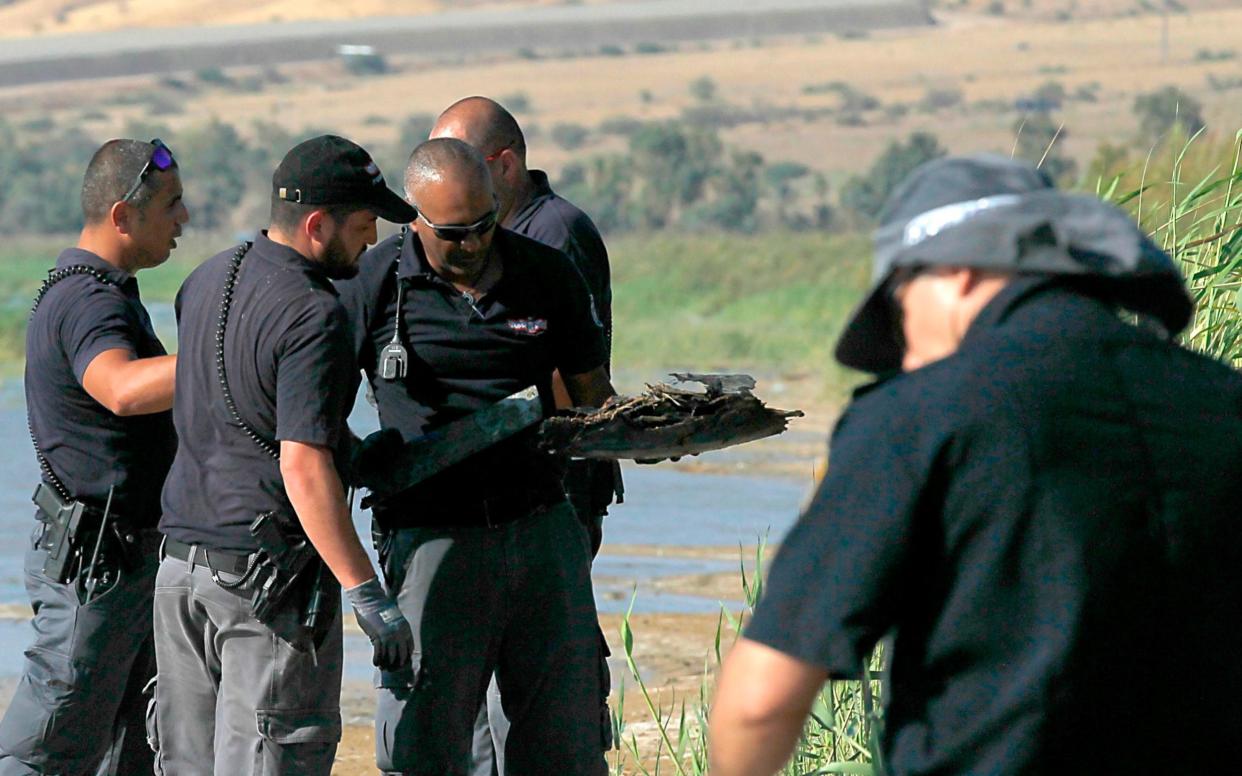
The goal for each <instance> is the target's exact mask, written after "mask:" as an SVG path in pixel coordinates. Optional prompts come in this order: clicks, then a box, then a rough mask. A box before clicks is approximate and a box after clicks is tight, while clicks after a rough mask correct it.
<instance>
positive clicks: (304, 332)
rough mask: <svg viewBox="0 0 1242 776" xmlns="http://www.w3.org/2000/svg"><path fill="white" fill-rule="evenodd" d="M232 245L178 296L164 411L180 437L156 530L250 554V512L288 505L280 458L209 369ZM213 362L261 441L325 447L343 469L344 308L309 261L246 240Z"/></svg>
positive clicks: (347, 398)
mask: <svg viewBox="0 0 1242 776" xmlns="http://www.w3.org/2000/svg"><path fill="white" fill-rule="evenodd" d="M234 252H235V249H230V250H227V251H224V252H222V253H219V254H217V255H215V256H213V257H212V258H210V259H208V260H207V261H206V262H204V263H203V264H202V265H201V266H200V267H198V268H197V269H195V270H194V272H192V273H190V276H189V277H188V278H186V280H185V283H184V284H183V285H182V286H181V290H180V292H178V294H177V320H178V329H179V334H178V339H179V342H180V353H179V356H178V361H177V395H176V398H175V399H174V402H173V418H174V420H175V422H176V425H177V432H178V434H179V435H180V438H181V444H180V446H179V447H178V448H177V457H176V459H175V460H174V461H173V466H172V471H171V472H170V474H169V477H168V483H167V485H166V486H165V488H164V499H163V503H164V517H163V519H161V521H160V530H162V531H163V532H164V533H165V534H167V535H168V536H170V537H172V538H173V539H177V540H178V541H182V542H186V543H189V544H199V545H203V546H205V547H207V548H210V549H217V550H223V551H230V552H252V551H254V550H256V549H258V546H257V544H256V542H255V541H254V538H253V537H252V536H251V535H250V531H249V526H250V524H251V522H253V521H254V518H255V517H256V516H257V515H258V514H259V513H261V512H266V511H269V510H275V509H280V510H285V511H286V512H287V513H288V514H293V512H292V507H291V505H290V504H289V498H288V496H287V495H286V494H285V488H284V482H283V480H282V479H281V476H280V466H279V463H278V462H277V461H276V460H275V459H273V458H271V457H270V456H269V455H268V454H267V453H265V452H264V451H263V450H261V449H260V448H259V446H258V445H256V444H255V443H254V441H253V440H251V439H250V437H249V436H247V434H246V432H245V431H244V430H243V429H242V428H241V427H240V426H239V425H238V424H237V423H235V422H234V420H233V418H232V415H231V414H230V413H229V410H228V407H227V405H226V404H225V401H224V395H223V393H222V391H221V389H220V382H219V378H218V376H217V371H216V344H215V343H216V330H217V323H218V321H219V312H220V300H221V293H222V290H223V288H224V282H225V277H226V271H227V269H228V267H229V264H230V261H231V259H232V257H233V254H234ZM224 363H225V370H226V375H227V378H228V385H229V389H230V391H231V392H232V394H233V398H234V400H235V402H236V405H237V410H238V412H239V414H240V415H241V418H242V420H244V421H245V422H246V423H248V424H249V425H250V426H251V427H252V428H253V429H255V431H257V432H258V433H259V434H260V435H261V436H262V437H263V438H265V439H267V440H268V441H274V442H281V441H291V442H302V443H304V444H311V445H322V446H325V447H328V448H331V449H332V450H333V452H334V455H335V457H336V462H337V466H338V470H340V471H343V470H344V466H345V462H346V456H347V455H348V444H349V431H348V427H347V426H346V423H345V419H346V417H347V416H348V414H349V408H350V407H351V406H352V404H353V387H354V386H355V385H356V384H357V380H356V378H355V377H354V374H355V370H356V367H355V362H354V358H353V355H352V353H351V349H350V339H349V333H348V329H347V325H346V320H345V311H344V309H343V308H342V307H341V303H340V300H339V299H338V297H337V294H336V289H335V288H334V287H333V285H332V281H331V280H329V279H328V277H327V276H326V275H324V274H323V272H322V270H321V269H320V267H319V265H318V264H316V263H314V262H312V261H310V260H308V259H306V258H305V257H303V256H302V255H300V254H299V253H298V252H297V251H295V250H293V249H292V248H289V247H286V246H284V245H281V244H279V243H276V242H273V241H272V240H270V239H269V238H268V237H267V236H266V234H260V235H259V236H258V237H257V239H256V240H255V243H254V246H253V247H252V248H251V249H250V251H249V252H247V254H246V256H245V258H244V259H243V260H242V264H241V271H240V272H239V273H238V277H237V284H236V288H235V291H234V294H233V301H232V306H231V308H230V311H229V318H228V326H227V328H226V333H225V339H224Z"/></svg>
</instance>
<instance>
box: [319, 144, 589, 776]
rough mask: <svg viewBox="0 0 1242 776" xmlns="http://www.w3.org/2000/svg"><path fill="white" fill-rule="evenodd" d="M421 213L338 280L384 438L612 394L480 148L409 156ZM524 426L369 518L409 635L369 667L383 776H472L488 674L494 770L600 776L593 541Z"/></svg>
mask: <svg viewBox="0 0 1242 776" xmlns="http://www.w3.org/2000/svg"><path fill="white" fill-rule="evenodd" d="M405 187H406V196H407V198H408V199H409V200H410V203H411V204H413V205H414V206H415V207H416V208H418V210H419V214H418V218H417V219H416V220H415V221H414V223H413V224H411V225H410V227H409V228H408V229H407V230H404V231H403V232H402V234H401V235H399V236H396V237H393V238H391V239H389V240H385V241H384V242H382V243H380V244H379V245H377V246H376V247H375V248H374V249H372V250H371V251H369V252H368V253H367V255H366V256H364V257H363V260H362V271H361V272H360V273H359V275H358V277H357V278H355V279H353V280H350V281H347V282H345V283H342V284H340V286H339V287H340V289H341V298H342V300H343V301H344V303H345V306H346V308H347V309H348V310H349V314H350V318H351V321H352V323H353V325H354V327H355V336H356V346H357V352H358V357H359V364H360V365H361V367H362V368H363V370H364V372H365V373H366V376H367V378H368V380H369V382H370V386H371V389H372V391H373V392H374V396H375V400H376V403H377V406H378V409H379V417H380V425H381V427H382V429H383V431H382V432H380V433H381V434H387V435H389V436H392V435H396V436H399V437H401V438H403V439H405V440H412V439H415V438H417V437H419V436H422V435H424V434H427V433H428V432H432V431H435V430H436V429H438V428H440V427H442V426H443V425H444V424H446V423H449V422H451V421H454V420H457V419H460V418H464V417H466V416H468V415H470V414H471V413H475V412H478V411H480V410H482V409H485V408H487V407H488V406H490V405H492V404H494V403H496V402H498V401H500V400H502V399H504V398H505V397H507V396H509V395H511V394H513V393H515V392H517V391H520V390H522V389H524V388H527V387H529V386H531V385H535V386H538V387H539V389H540V393H541V395H542V396H543V397H544V398H545V407H546V408H548V409H550V408H551V406H552V400H551V378H552V373H553V371H554V370H559V372H560V373H561V375H562V376H563V378H564V383H565V386H566V388H567V390H568V393H569V396H570V398H571V400H572V401H573V402H574V404H576V405H579V406H587V405H589V406H598V405H600V404H602V403H603V402H604V401H605V400H606V399H607V397H609V396H611V395H612V393H613V390H612V385H611V383H610V382H609V380H608V376H607V373H606V371H605V368H604V364H605V360H606V349H605V343H604V332H603V327H602V326H600V325H599V322H598V321H597V320H596V319H595V317H594V316H593V315H592V314H591V303H590V296H589V293H588V291H587V289H586V285H585V283H584V282H583V280H582V276H581V275H580V273H578V271H577V270H576V269H575V268H574V266H573V264H572V263H571V261H570V260H569V258H568V257H566V256H565V254H563V253H561V252H560V251H557V250H555V249H553V248H550V247H548V246H545V245H543V244H541V243H538V242H536V241H534V240H531V239H528V238H526V237H522V236H521V235H518V234H515V233H514V232H511V231H509V230H507V229H504V228H502V227H500V226H498V225H497V219H498V216H499V211H500V204H499V202H498V199H497V197H496V194H495V190H494V188H493V185H492V178H491V173H490V172H489V170H488V167H487V162H486V161H485V160H484V158H483V156H482V154H480V153H479V152H478V151H477V150H476V149H474V148H473V147H471V146H470V145H468V144H466V143H463V142H461V141H459V140H455V139H451V138H437V139H433V140H428V141H427V142H425V143H423V144H422V145H420V146H419V147H418V148H416V149H415V150H414V152H413V154H411V156H410V161H409V164H408V165H407V167H406V175H405ZM535 437H536V431H535V430H534V429H530V430H528V431H526V432H523V433H520V434H518V435H516V436H513V437H510V438H508V439H506V440H503V441H501V442H499V443H497V444H495V445H493V446H491V447H489V448H487V449H485V450H483V451H482V452H479V453H477V454H475V455H472V456H470V457H469V458H467V459H465V460H464V461H462V462H460V463H457V464H454V465H451V466H449V467H448V468H446V469H444V470H442V471H440V472H438V473H436V474H435V475H433V476H432V477H431V478H429V479H427V480H425V481H424V482H422V483H420V484H418V485H416V486H414V487H412V488H410V489H408V490H406V491H405V492H403V493H400V494H397V495H394V496H390V497H389V498H387V499H386V500H385V501H383V502H382V503H381V504H378V505H376V506H375V507H374V519H375V522H376V525H377V529H378V536H379V547H380V555H381V562H382V564H383V567H384V573H385V576H386V578H387V580H388V583H389V586H390V589H393V590H396V591H398V592H397V601H398V604H399V605H400V606H401V610H402V612H403V613H404V614H405V616H406V617H407V619H409V620H410V622H413V623H416V627H415V640H416V646H415V650H414V653H415V656H416V657H415V660H414V663H413V665H412V666H411V668H410V669H408V670H405V671H400V672H382V673H381V675H380V690H379V706H378V712H377V715H376V749H377V761H378V765H379V767H380V770H381V771H383V772H385V773H390V774H435V775H436V776H443V775H444V774H453V775H460V774H465V773H467V772H468V769H469V768H470V761H471V741H472V737H473V728H474V722H475V719H476V717H477V715H478V711H479V708H480V705H481V703H482V702H483V700H484V696H485V693H486V689H487V686H488V682H489V680H490V679H491V676H492V674H493V672H495V674H496V676H497V678H498V682H499V685H500V688H501V691H502V697H503V699H504V707H505V712H506V715H507V716H508V718H509V720H510V721H511V725H512V728H511V731H510V734H509V737H508V742H507V745H506V748H505V755H506V761H505V769H506V772H507V773H508V774H511V776H521V775H522V774H542V773H557V774H570V775H573V774H582V775H583V776H586V775H588V774H590V775H591V776H597V775H599V774H603V773H604V772H605V770H606V766H605V762H604V756H603V751H604V748H603V735H602V731H601V724H600V713H599V698H598V682H599V672H598V657H599V637H598V625H597V620H596V613H595V604H594V599H593V596H592V593H591V581H590V557H591V556H590V547H589V544H588V542H587V537H586V534H585V533H584V532H583V530H582V527H581V525H580V524H579V523H578V521H577V518H576V517H575V516H574V512H573V509H572V508H571V507H570V506H569V503H568V501H567V500H566V497H565V492H564V489H563V487H562V485H561V476H562V472H561V471H560V467H559V466H558V464H557V461H556V459H554V458H553V457H551V456H548V455H546V454H544V453H541V452H539V451H538V450H537V449H536V447H535V442H536V439H535Z"/></svg>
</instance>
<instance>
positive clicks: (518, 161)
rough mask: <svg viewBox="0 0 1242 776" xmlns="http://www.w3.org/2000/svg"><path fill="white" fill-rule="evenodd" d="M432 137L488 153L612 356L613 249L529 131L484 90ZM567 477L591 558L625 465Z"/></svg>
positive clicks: (491, 718) (562, 400) (505, 192)
mask: <svg viewBox="0 0 1242 776" xmlns="http://www.w3.org/2000/svg"><path fill="white" fill-rule="evenodd" d="M431 137H433V138H436V137H451V138H456V139H458V140H461V141H464V142H466V143H469V144H470V145H472V146H474V147H475V149H477V150H478V151H479V152H480V153H482V154H484V157H483V158H484V161H486V162H487V168H488V171H489V172H491V174H492V182H493V184H494V186H495V189H496V199H497V202H498V204H499V214H498V216H497V217H498V218H499V220H500V223H501V224H502V225H503V226H504V227H505V228H507V229H511V230H513V231H515V232H517V233H518V234H522V235H525V236H527V237H529V238H531V239H532V240H538V241H539V242H541V243H543V244H544V245H550V246H552V247H553V248H556V249H557V250H559V251H562V252H563V253H564V254H565V255H566V256H568V257H569V258H570V259H571V260H572V261H573V263H574V266H576V267H577V268H578V271H579V272H581V273H582V277H583V279H584V280H586V283H587V288H588V289H589V290H590V292H591V298H592V300H593V304H594V312H595V313H596V314H597V315H598V316H599V320H600V322H601V323H602V324H603V326H604V334H605V341H606V342H607V344H608V355H609V359H611V351H612V347H611V346H612V285H611V282H610V271H609V267H608V249H607V248H605V247H604V240H603V238H602V237H600V234H599V230H598V229H596V228H595V224H594V222H592V221H591V218H590V217H589V216H588V215H587V214H586V213H584V212H582V211H581V210H579V209H578V208H577V207H575V206H574V205H573V204H572V203H570V202H569V201H567V200H565V199H563V198H562V197H559V196H557V194H556V192H554V191H552V186H551V185H550V184H549V183H548V175H547V173H545V172H543V171H542V170H529V169H527V167H526V138H525V136H524V135H523V134H522V128H521V127H520V126H519V125H518V123H517V119H515V118H514V117H513V114H511V113H510V112H509V111H507V110H505V108H504V106H502V105H501V104H500V103H498V102H496V101H495V100H492V99H489V98H487V97H466V98H464V99H461V100H458V101H457V102H455V103H453V104H452V105H450V106H449V107H448V108H446V109H445V110H444V112H443V113H441V114H440V117H439V118H438V119H437V120H436V124H435V126H434V127H433V128H432V130H431ZM552 387H553V390H554V393H555V395H556V404H557V407H558V408H566V407H572V406H573V402H572V401H570V399H569V395H568V394H567V392H566V391H565V388H564V383H563V381H562V380H561V377H560V375H559V374H554V375H553V378H552ZM564 484H565V491H566V493H568V494H569V500H570V503H571V504H572V505H573V508H574V513H575V514H576V515H577V516H578V520H580V521H581V522H582V525H583V527H584V528H585V529H586V531H587V535H588V536H589V537H590V540H591V557H592V558H594V557H595V555H597V554H598V553H599V548H600V545H601V544H602V543H603V539H604V531H603V522H604V516H605V515H606V514H608V506H609V505H610V504H611V503H612V502H613V499H614V498H615V499H616V501H617V502H618V503H620V502H621V500H622V493H623V492H624V490H623V486H622V482H621V469H620V467H619V466H618V465H617V463H616V462H615V461H588V460H575V461H570V462H569V466H568V468H567V470H566V472H565V479H564ZM600 647H601V656H600V658H601V660H600V696H601V697H600V706H601V712H602V713H603V714H605V715H606V714H607V713H608V712H607V708H608V707H607V703H608V693H609V691H610V689H611V687H610V685H611V678H610V676H609V672H608V662H607V656H608V654H609V653H608V643H607V641H606V640H605V639H604V635H603V632H602V631H601V633H600ZM502 709H503V704H502V703H501V702H500V699H499V693H498V692H497V688H496V685H495V684H494V683H493V685H492V686H491V687H490V688H489V691H488V708H487V709H484V710H482V711H481V712H480V714H479V719H478V721H477V723H476V725H475V743H474V758H475V767H474V770H473V776H495V775H497V774H499V773H501V771H502V769H501V768H500V767H499V765H498V762H503V759H504V754H503V750H504V740H505V736H506V734H507V731H508V721H507V720H506V719H505V718H504V714H503V711H502ZM497 750H499V751H500V755H499V756H498V755H497V754H496V752H497Z"/></svg>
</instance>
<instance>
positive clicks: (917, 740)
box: [710, 155, 1242, 776]
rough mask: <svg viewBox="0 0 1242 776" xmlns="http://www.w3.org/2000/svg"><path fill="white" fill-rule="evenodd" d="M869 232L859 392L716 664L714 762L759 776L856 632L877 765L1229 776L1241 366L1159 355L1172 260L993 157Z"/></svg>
mask: <svg viewBox="0 0 1242 776" xmlns="http://www.w3.org/2000/svg"><path fill="white" fill-rule="evenodd" d="M880 219H881V226H880V228H879V229H878V230H877V232H876V240H875V259H874V272H873V278H874V281H875V282H874V283H873V285H872V288H871V291H870V292H869V293H868V294H867V296H866V299H865V301H864V302H863V303H862V304H861V305H860V306H859V307H858V308H857V309H856V310H855V312H854V314H853V315H852V316H851V318H850V320H849V322H848V323H847V325H846V327H845V331H844V332H843V333H842V335H841V338H840V340H839V341H838V342H837V347H836V357H837V359H838V360H839V361H840V362H841V363H842V364H844V365H846V366H849V367H853V368H855V369H859V370H863V371H867V372H872V373H874V374H876V375H877V376H878V377H879V379H878V381H877V382H876V383H874V384H872V385H870V386H868V387H866V388H863V389H860V390H859V391H858V392H856V393H855V396H854V400H853V402H852V403H851V404H850V406H849V407H848V408H847V409H846V411H845V413H844V414H843V415H842V417H841V420H840V421H839V423H838V424H837V427H836V429H835V431H834V432H833V435H832V442H831V455H830V457H829V461H830V464H829V468H828V471H827V474H826V475H825V477H824V479H823V481H822V482H821V483H820V485H819V488H818V491H817V492H816V493H815V495H814V497H813V498H812V500H811V501H810V503H809V505H808V506H807V508H806V510H805V512H804V513H803V514H802V516H801V518H800V519H799V521H798V523H797V525H796V526H795V527H794V528H793V530H792V531H790V533H789V535H788V536H787V537H785V539H784V540H783V541H782V542H781V549H780V552H779V554H778V555H777V557H776V559H775V561H774V562H773V564H772V571H771V574H770V575H769V578H768V583H767V585H766V586H765V588H764V595H763V598H762V599H761V600H760V601H759V604H758V607H757V608H756V610H755V614H754V617H753V618H752V619H751V621H750V622H749V623H748V625H747V627H746V630H745V632H744V634H743V638H741V639H740V640H739V641H738V643H737V644H736V645H735V646H734V647H733V649H732V651H731V652H730V654H729V655H728V657H727V658H726V660H725V662H724V666H723V668H722V669H721V675H720V679H719V682H718V684H717V691H716V697H715V699H714V701H713V705H712V714H711V723H710V724H711V729H710V738H711V769H712V773H713V774H714V775H715V776H741V775H743V774H744V775H745V776H760V775H765V776H766V774H772V773H776V772H778V771H779V770H780V769H781V768H782V766H783V765H784V763H785V761H786V760H788V758H789V755H790V753H791V752H792V751H793V749H794V747H795V746H796V744H797V741H798V738H799V736H800V735H801V733H802V731H803V725H804V723H805V721H806V719H807V716H808V714H809V713H810V712H811V708H812V706H813V704H814V703H815V702H816V698H818V697H821V695H820V693H821V691H822V690H823V688H824V683H825V680H827V679H829V678H832V679H860V678H864V677H866V675H867V664H868V663H869V662H870V657H871V655H872V650H873V648H874V647H875V645H876V643H877V642H879V641H880V640H881V639H883V640H884V644H885V647H884V650H883V652H884V661H885V662H886V663H887V666H888V669H887V670H886V671H885V672H884V674H883V677H884V680H885V688H884V689H885V695H886V696H887V697H888V702H887V707H886V708H885V710H884V714H883V720H882V724H880V723H879V722H878V721H877V723H876V730H877V732H878V734H877V736H876V739H875V741H874V743H875V744H876V747H875V751H876V754H877V756H880V755H882V757H883V761H884V763H883V764H884V768H883V770H884V771H885V772H887V773H889V774H892V776H914V775H916V774H997V775H999V776H1011V775H1012V776H1019V775H1021V776H1027V775H1028V774H1070V773H1073V774H1137V773H1188V774H1189V773H1194V774H1208V773H1213V774H1214V773H1234V772H1236V770H1237V767H1238V763H1237V759H1238V758H1237V748H1238V747H1237V739H1236V738H1235V736H1236V735H1237V730H1238V728H1239V725H1242V694H1240V693H1239V688H1242V662H1240V661H1239V660H1238V655H1239V654H1240V653H1242V629H1239V627H1238V610H1239V602H1240V601H1242V573H1240V572H1239V569H1240V566H1239V559H1240V556H1242V522H1239V520H1238V516H1239V504H1242V375H1239V374H1238V373H1237V372H1236V371H1235V370H1233V369H1231V368H1229V367H1228V366H1227V365H1225V364H1222V363H1219V362H1217V361H1215V360H1213V359H1210V358H1207V357H1205V356H1202V355H1200V354H1196V353H1193V352H1191V351H1189V350H1187V349H1185V348H1183V347H1181V346H1179V345H1178V344H1177V343H1176V341H1175V340H1174V337H1175V336H1176V335H1177V333H1178V332H1180V331H1182V330H1183V329H1184V328H1185V327H1186V326H1187V325H1188V324H1189V323H1190V321H1191V319H1192V317H1193V315H1194V304H1193V302H1192V301H1191V298H1190V296H1189V294H1188V293H1187V290H1186V288H1185V284H1184V281H1183V280H1182V276H1181V273H1180V272H1179V269H1178V265H1177V264H1176V263H1175V261H1174V260H1173V259H1172V258H1171V257H1170V256H1168V255H1167V254H1166V253H1164V252H1163V251H1162V250H1160V248H1159V247H1157V246H1156V245H1155V244H1153V243H1152V242H1151V240H1149V239H1148V238H1147V236H1146V235H1144V234H1143V233H1142V232H1141V231H1140V230H1139V228H1138V227H1137V226H1136V224H1135V222H1134V218H1133V216H1131V215H1130V214H1128V213H1125V212H1123V211H1122V210H1120V209H1118V208H1116V207H1114V206H1112V205H1110V204H1108V203H1105V202H1103V201H1101V200H1099V199H1097V198H1096V197H1094V196H1089V195H1081V194H1069V193H1064V192H1061V191H1058V190H1056V189H1055V188H1054V187H1053V185H1052V183H1051V181H1050V180H1049V179H1048V177H1047V176H1046V175H1045V174H1044V173H1042V172H1041V171H1039V170H1037V169H1035V168H1033V167H1031V166H1030V165H1028V164H1026V163H1024V162H1018V161H1015V160H1012V159H1009V158H1007V157H1000V156H990V155H981V156H973V157H953V158H946V159H940V160H936V161H933V162H928V163H927V164H925V165H923V166H922V167H920V168H918V169H916V170H915V171H914V172H913V173H911V175H910V176H909V177H908V178H907V179H906V180H905V181H904V182H902V184H901V185H900V186H898V187H897V188H896V190H895V191H894V192H893V194H892V196H891V197H890V198H889V200H888V202H887V204H886V205H885V207H884V209H883V211H882V212H881V215H880ZM1171 741H1178V742H1182V743H1183V744H1184V745H1181V746H1168V745H1167V742H1171ZM803 765H804V764H803V763H799V766H803Z"/></svg>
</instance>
